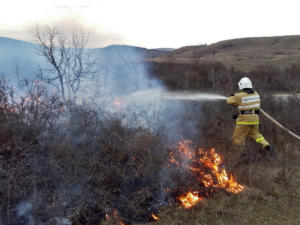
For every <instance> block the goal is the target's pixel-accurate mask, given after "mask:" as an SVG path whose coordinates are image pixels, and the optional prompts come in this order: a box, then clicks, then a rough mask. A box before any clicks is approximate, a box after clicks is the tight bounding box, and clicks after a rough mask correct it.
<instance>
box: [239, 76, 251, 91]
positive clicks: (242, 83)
mask: <svg viewBox="0 0 300 225" xmlns="http://www.w3.org/2000/svg"><path fill="white" fill-rule="evenodd" d="M238 85H239V89H240V90H242V89H244V88H252V82H251V80H250V79H249V78H248V77H243V78H242V79H241V80H240V81H239V82H238Z"/></svg>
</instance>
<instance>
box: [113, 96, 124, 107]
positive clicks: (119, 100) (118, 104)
mask: <svg viewBox="0 0 300 225" xmlns="http://www.w3.org/2000/svg"><path fill="white" fill-rule="evenodd" d="M114 105H115V106H116V107H117V108H120V107H121V106H122V101H121V99H119V98H117V97H116V98H115V99H114Z"/></svg>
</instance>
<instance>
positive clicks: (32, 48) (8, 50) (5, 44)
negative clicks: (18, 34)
mask: <svg viewBox="0 0 300 225" xmlns="http://www.w3.org/2000/svg"><path fill="white" fill-rule="evenodd" d="M36 48H37V45H35V44H33V43H29V42H25V41H19V40H15V39H11V38H4V37H0V75H3V76H5V77H6V78H12V79H15V78H16V76H15V75H16V71H17V70H18V71H19V73H20V75H21V76H28V77H33V76H34V75H35V74H34V73H35V72H34V71H36V68H37V65H38V64H41V63H43V58H42V57H41V56H38V55H37V54H36Z"/></svg>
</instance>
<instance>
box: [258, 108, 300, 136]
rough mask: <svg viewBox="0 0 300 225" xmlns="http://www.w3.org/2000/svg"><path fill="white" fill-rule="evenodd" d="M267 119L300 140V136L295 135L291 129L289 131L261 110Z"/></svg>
mask: <svg viewBox="0 0 300 225" xmlns="http://www.w3.org/2000/svg"><path fill="white" fill-rule="evenodd" d="M259 111H260V112H261V113H262V114H263V115H264V116H265V117H267V118H268V119H269V120H271V121H272V122H273V123H274V124H276V125H277V126H278V127H280V128H281V129H283V130H285V131H286V132H288V133H289V134H290V135H291V136H293V137H294V138H296V139H298V140H300V136H299V135H297V134H295V133H294V132H292V131H290V130H289V129H287V128H286V127H284V126H283V125H282V124H281V123H279V122H278V121H276V120H275V119H274V118H273V117H271V116H270V115H269V114H268V113H266V112H265V111H264V110H262V109H260V110H259Z"/></svg>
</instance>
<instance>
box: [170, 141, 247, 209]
mask: <svg viewBox="0 0 300 225" xmlns="http://www.w3.org/2000/svg"><path fill="white" fill-rule="evenodd" d="M169 157H170V162H171V163H172V164H173V165H175V166H176V167H178V168H180V169H182V170H187V171H188V172H190V173H192V177H193V179H194V180H196V181H197V182H198V183H199V185H198V188H197V189H192V188H189V189H192V190H189V191H188V192H186V193H181V194H179V195H178V196H176V198H177V200H179V202H180V204H181V205H182V206H183V207H184V208H186V209H189V208H191V207H193V206H195V205H196V204H197V203H198V202H200V201H202V200H203V199H204V198H205V197H208V196H210V195H212V194H213V193H214V192H216V191H217V190H218V189H224V190H226V191H227V192H230V193H234V194H237V193H240V192H242V191H243V190H244V188H245V187H244V186H243V185H240V184H238V183H237V182H236V181H235V180H234V178H233V176H232V175H230V176H228V174H227V171H226V169H225V166H224V165H223V164H222V159H221V156H220V155H219V154H218V153H217V152H216V151H215V150H214V149H211V150H209V151H205V150H203V149H201V148H198V149H197V148H194V147H193V146H192V142H191V141H189V140H183V141H181V142H179V143H178V147H177V148H175V149H173V150H172V151H170V153H169ZM179 192H181V190H179Z"/></svg>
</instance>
